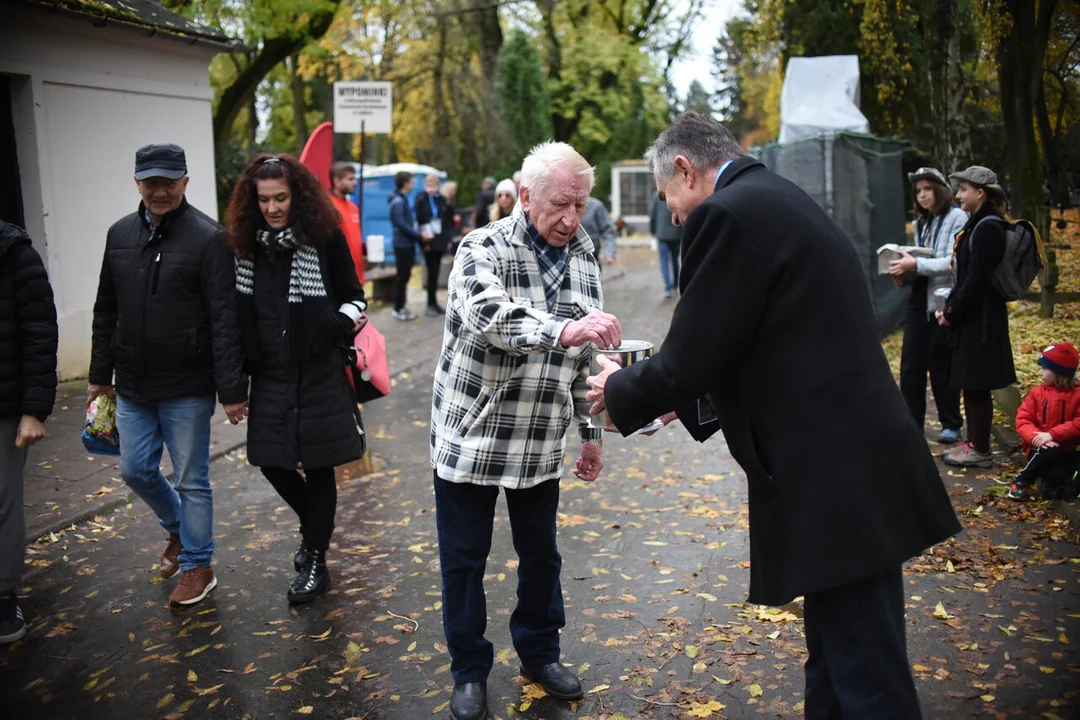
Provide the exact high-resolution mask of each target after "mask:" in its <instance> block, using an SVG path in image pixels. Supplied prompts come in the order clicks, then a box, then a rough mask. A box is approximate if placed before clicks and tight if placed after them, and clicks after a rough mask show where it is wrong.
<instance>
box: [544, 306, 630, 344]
mask: <svg viewBox="0 0 1080 720" xmlns="http://www.w3.org/2000/svg"><path fill="white" fill-rule="evenodd" d="M588 342H591V343H596V346H597V347H598V348H601V349H606V348H613V347H619V346H620V345H622V325H620V324H619V318H617V317H615V316H614V315H611V314H610V313H606V312H603V311H601V310H593V311H592V312H591V313H589V314H588V315H586V316H585V317H583V318H581V319H580V320H572V321H571V322H569V323H567V325H566V327H565V328H563V331H562V335H560V336H559V344H560V345H562V346H563V347H580V346H582V345H584V344H585V343H588Z"/></svg>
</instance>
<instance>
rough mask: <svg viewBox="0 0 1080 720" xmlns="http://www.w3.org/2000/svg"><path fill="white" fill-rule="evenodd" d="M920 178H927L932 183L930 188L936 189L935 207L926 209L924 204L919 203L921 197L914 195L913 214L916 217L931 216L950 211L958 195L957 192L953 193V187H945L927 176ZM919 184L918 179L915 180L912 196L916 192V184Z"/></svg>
mask: <svg viewBox="0 0 1080 720" xmlns="http://www.w3.org/2000/svg"><path fill="white" fill-rule="evenodd" d="M920 180H926V181H927V182H928V183H930V188H931V189H932V190H933V191H934V207H933V208H931V209H930V210H926V209H925V208H923V206H922V205H920V204H919V199H918V198H917V197H913V198H912V200H913V202H914V208H913V209H912V211H911V214H912V215H914V216H915V217H929V216H931V215H933V216H934V217H937V216H938V215H944V214H945V213H947V212H949V208H951V207H952V206H953V205H954V204H955V202H956V199H955V197H956V196H955V193H953V191H952V189H951V188H947V187H945V186H944V185H942V184H941V183H939V182H934V181H933V180H928V179H927V178H920ZM918 184H919V183H918V180H917V181H915V184H914V185H912V186H911V191H912V192H911V194H912V196H914V195H915V194H916V193H915V185H918Z"/></svg>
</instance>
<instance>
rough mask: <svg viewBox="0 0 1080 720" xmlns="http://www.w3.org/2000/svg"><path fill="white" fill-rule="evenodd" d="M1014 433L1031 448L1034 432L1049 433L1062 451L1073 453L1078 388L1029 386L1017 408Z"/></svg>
mask: <svg viewBox="0 0 1080 720" xmlns="http://www.w3.org/2000/svg"><path fill="white" fill-rule="evenodd" d="M1016 432H1017V433H1019V434H1020V439H1021V440H1023V441H1024V452H1025V453H1026V452H1028V451H1030V450H1031V441H1032V440H1034V439H1035V434H1036V433H1040V432H1048V433H1050V434H1051V435H1053V436H1054V442H1056V443H1057V444H1058V445H1060V446H1061V448H1062V449H1063V450H1064V451H1065V452H1075V451H1076V442H1077V440H1080V388H1074V389H1073V390H1058V389H1057V388H1056V387H1054V386H1052V385H1040V386H1038V387H1036V388H1032V390H1031V392H1029V393H1028V396H1027V397H1026V398H1024V402H1023V403H1021V405H1020V409H1019V410H1017V411H1016Z"/></svg>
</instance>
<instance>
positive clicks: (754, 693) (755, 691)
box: [746, 683, 765, 698]
mask: <svg viewBox="0 0 1080 720" xmlns="http://www.w3.org/2000/svg"><path fill="white" fill-rule="evenodd" d="M746 689H747V690H748V691H749V692H750V697H755V698H756V697H761V696H762V695H764V694H765V691H764V690H762V689H761V686H760V685H758V684H757V683H754V684H753V685H751V686H750V687H748V688H746Z"/></svg>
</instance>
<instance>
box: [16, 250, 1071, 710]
mask: <svg viewBox="0 0 1080 720" xmlns="http://www.w3.org/2000/svg"><path fill="white" fill-rule="evenodd" d="M651 258H652V255H651V254H649V253H648V252H647V251H646V250H641V251H635V252H626V253H624V254H623V257H622V258H620V264H621V265H622V266H623V268H624V269H625V270H626V274H625V275H624V276H622V277H619V278H617V279H613V280H612V281H611V282H609V283H607V284H606V285H605V292H606V294H607V298H608V304H609V308H610V309H611V310H613V311H614V312H616V313H617V314H618V315H619V316H620V318H621V319H622V321H623V325H624V327H625V329H626V335H627V337H631V338H643V339H650V340H660V339H661V338H662V336H663V333H664V331H665V329H666V328H667V325H668V322H669V320H670V313H671V310H672V308H673V306H674V304H673V301H665V300H662V299H660V298H659V293H658V287H659V284H660V281H659V274H658V272H657V271H656V268H655V267H654V266H653V265H652V264H651ZM419 306H420V304H419V303H418V302H417V303H414V309H415V308H416V307H419ZM373 318H374V321H375V322H376V323H377V324H378V326H379V327H380V328H383V329H385V331H386V333H387V335H388V339H389V342H390V347H391V352H392V353H393V358H394V365H393V371H394V373H395V382H396V385H395V388H394V391H393V393H392V394H391V395H390V397H388V398H385V399H383V400H379V401H377V402H373V403H370V404H369V406H368V407H366V408H365V413H364V418H365V424H366V427H367V431H368V435H369V438H370V439H371V444H372V446H373V449H374V457H373V464H374V465H375V467H376V469H375V471H374V472H369V473H367V474H364V475H360V474H359V473H360V470H361V468H357V467H346V468H343V469H341V472H340V473H339V483H338V487H339V504H338V508H339V509H338V517H337V521H338V529H337V532H336V534H335V540H334V544H333V546H332V549H331V553H330V563H331V573H332V576H333V579H334V587H333V589H332V591H331V593H330V594H329V595H327V596H326V597H324V598H320V599H319V600H318V601H317V602H315V603H312V604H311V605H309V606H304V607H296V608H291V607H289V606H288V605H287V603H286V602H285V600H284V597H283V595H284V592H285V589H286V587H287V585H288V582H289V580H290V579H291V575H292V571H291V567H290V559H291V552H292V549H293V546H294V545H293V544H294V542H295V537H296V522H295V519H294V518H293V517H292V516H291V513H290V511H289V510H288V509H287V508H286V507H285V506H284V504H283V503H282V502H281V501H280V499H279V498H278V497H277V496H276V495H275V494H274V492H273V490H272V489H271V488H269V487H268V485H267V483H266V482H265V481H264V480H263V479H262V478H261V477H260V475H259V473H258V472H257V471H256V470H255V469H254V468H251V467H250V466H248V465H247V463H246V462H244V459H243V455H242V450H239V449H238V450H234V451H232V452H228V453H226V454H225V455H223V456H222V457H220V458H219V459H218V460H217V461H215V462H214V464H213V467H212V476H213V478H214V482H215V513H216V515H215V518H216V519H215V534H216V537H217V543H218V550H217V553H216V555H215V567H216V571H217V574H218V577H219V581H220V586H219V588H218V589H217V590H216V591H215V592H214V593H213V594H212V595H211V597H210V598H208V599H207V601H205V602H204V603H202V604H200V605H198V606H196V607H195V608H192V609H190V610H186V611H176V612H173V611H170V610H168V609H167V608H166V607H165V601H166V598H167V596H168V593H169V591H170V589H171V587H172V584H173V582H174V581H164V582H162V581H160V580H159V579H158V578H157V577H156V575H155V573H154V565H155V563H156V559H157V555H158V553H159V552H160V550H161V547H163V544H164V537H163V534H162V531H161V529H160V528H159V527H158V526H157V523H156V522H155V521H154V519H153V518H152V517H151V516H150V513H149V512H148V511H147V510H146V508H145V507H143V506H142V504H141V503H139V502H135V503H133V504H132V505H131V507H130V508H128V507H116V508H114V509H112V510H109V511H103V512H101V513H100V514H98V515H97V516H96V517H95V518H94V519H93V520H90V521H87V522H84V523H80V524H78V525H77V526H76V527H75V528H74V529H73V530H62V531H59V532H57V533H56V534H55V536H46V537H45V538H42V539H41V541H35V542H34V543H32V545H31V546H30V547H29V549H28V553H29V554H28V560H29V561H30V572H29V573H28V576H27V578H26V587H25V588H24V590H23V593H22V594H23V596H24V598H25V599H24V603H23V604H24V608H25V610H26V613H27V615H28V617H29V619H30V632H29V634H28V636H27V638H26V639H25V640H24V641H22V642H21V643H19V644H17V645H15V646H13V647H10V648H5V649H3V650H2V651H0V687H2V691H3V694H4V712H5V713H7V715H5V717H7V716H11V717H18V718H22V717H35V716H39V717H49V718H79V719H80V720H87V719H90V720H93V719H95V718H115V717H119V716H123V717H129V718H160V717H167V718H200V719H201V718H230V719H231V718H259V719H260V720H261V719H262V718H294V717H297V716H303V715H311V716H312V717H319V718H335V719H337V718H364V719H365V720H376V719H380V718H382V719H387V720H391V719H393V720H397V719H403V720H414V719H415V718H424V717H447V716H448V713H447V712H446V705H447V702H448V700H449V697H450V690H451V689H452V680H451V678H450V675H449V673H448V668H449V658H448V656H447V654H446V649H445V641H444V639H443V637H442V628H441V617H440V610H441V603H440V593H439V587H440V583H439V575H438V555H437V545H436V533H435V523H434V501H433V497H432V491H431V471H430V469H429V468H428V466H427V419H428V415H429V403H430V393H431V382H432V369H433V366H434V359H435V357H436V354H437V351H438V346H439V340H440V335H441V324H440V323H439V322H438V321H435V320H429V319H426V318H421V319H420V320H417V321H416V322H413V323H407V324H402V323H394V322H392V321H390V320H389V318H388V317H387V312H386V310H385V309H384V310H376V311H375V312H374V313H373ZM77 426H78V423H75V424H74V426H73V427H77ZM59 427H60V424H59V422H58V423H57V425H56V426H55V427H53V428H51V429H52V430H54V431H55V430H57V429H58V428H59ZM55 434H56V435H59V434H60V433H55ZM60 439H61V438H59V437H57V438H56V441H57V442H59V441H60ZM228 444H229V443H228V441H227V440H226V439H222V440H221V441H220V445H219V447H220V448H226V447H228ZM579 447H580V446H579V443H578V440H577V438H576V437H574V436H573V434H572V435H571V440H570V442H569V446H568V455H567V457H568V462H571V463H572V462H573V460H574V459H575V458H576V453H577V452H578V450H579ZM39 449H40V446H39ZM604 453H605V462H606V464H607V467H606V468H605V470H604V473H603V476H602V478H601V479H600V480H598V481H597V482H595V483H591V484H587V483H582V482H580V481H577V480H576V479H575V478H573V477H572V475H570V473H569V470H568V471H567V473H566V477H565V478H564V480H563V482H562V485H561V488H560V493H561V508H560V513H559V527H560V530H559V532H560V540H559V542H560V547H561V550H562V553H563V590H564V594H565V597H566V603H567V627H566V629H565V630H564V631H563V635H562V649H563V653H564V661H565V662H566V663H569V664H571V665H573V667H574V670H575V671H576V672H578V673H579V674H581V676H582V677H583V681H584V683H585V687H586V689H587V690H589V694H588V695H587V696H586V698H585V699H584V700H582V701H580V702H577V703H564V702H559V701H555V700H553V699H551V698H547V697H544V695H543V692H542V690H540V689H539V688H538V687H537V686H535V685H523V684H522V682H521V681H520V679H519V678H518V676H517V663H516V656H515V654H514V652H513V648H512V645H511V643H510V638H509V632H508V630H507V621H508V619H509V613H510V611H511V609H512V608H513V606H514V598H515V582H514V578H515V573H514V571H515V569H516V567H517V560H516V556H515V554H514V551H513V547H512V542H511V539H510V533H509V527H508V523H507V522H506V519H505V509H504V504H503V502H502V501H501V500H500V505H499V510H498V517H497V520H496V523H495V536H494V542H493V545H492V553H491V557H490V559H489V562H488V569H487V576H486V592H487V599H488V610H489V616H490V617H489V625H488V637H489V638H490V639H491V640H492V642H493V643H494V645H495V652H496V664H495V669H494V671H493V672H492V675H491V678H490V680H489V700H490V703H491V708H492V712H493V713H494V715H495V716H496V717H499V718H506V719H508V718H510V717H514V718H528V719H530V720H563V719H564V718H589V719H591V720H615V719H616V718H623V719H626V718H688V717H695V718H708V717H712V718H721V717H724V718H733V719H734V718H755V717H782V718H788V717H797V716H801V714H802V709H801V708H802V706H801V700H802V682H803V678H802V668H801V665H802V662H803V661H804V659H805V646H804V640H803V636H802V621H801V619H800V615H801V610H800V606H799V605H798V604H797V603H795V604H792V605H791V606H789V607H787V608H783V609H769V608H762V607H758V606H752V605H746V604H745V598H746V589H747V584H748V580H749V571H748V564H749V563H748V560H749V552H748V536H747V513H746V485H745V479H744V478H743V475H742V473H741V472H740V471H739V469H738V467H737V466H736V465H735V463H734V462H733V461H732V459H731V458H730V456H729V455H728V453H727V451H726V448H725V446H724V444H723V443H722V442H721V441H719V440H718V439H717V440H714V441H711V442H709V443H705V444H698V443H695V442H693V441H692V440H691V439H690V438H689V437H688V436H687V435H686V433H684V432H682V431H681V430H680V428H678V426H674V427H671V428H667V429H665V430H664V431H662V432H661V433H658V434H657V435H655V436H654V437H652V438H634V439H632V440H624V439H622V438H617V437H610V438H608V439H606V440H605V451H604ZM80 455H81V456H82V457H81V458H80V459H81V460H82V461H83V462H88V461H86V460H85V454H83V453H80ZM56 456H57V457H59V453H56ZM40 460H41V458H40V457H38V458H37V460H36V461H37V462H40ZM838 461H842V448H839V449H838ZM50 464H53V468H52V469H55V470H57V471H59V470H60V460H56V461H53V462H52V463H50ZM76 465H77V464H76ZM41 469H42V470H44V468H43V467H42V468H41ZM103 469H104V468H97V467H95V468H94V472H99V471H101V470H103ZM56 474H61V475H63V473H61V472H55V473H54V475H56ZM92 475H93V473H87V474H85V475H84V476H83V480H78V481H76V480H72V481H70V482H71V483H72V485H73V486H74V485H75V484H77V483H79V482H85V480H86V479H87V478H89V477H90V476H92ZM943 480H944V482H945V484H946V487H947V489H948V490H949V492H950V495H951V497H952V499H953V502H954V504H955V506H956V508H957V511H958V513H959V514H960V516H961V519H962V521H963V523H964V526H965V532H964V533H963V534H962V535H961V536H960V537H958V538H956V539H954V540H951V541H949V542H947V543H943V544H942V545H941V546H939V547H938V548H936V549H935V550H934V552H932V553H929V554H926V555H924V556H921V557H919V558H916V559H915V560H914V561H912V562H911V563H909V565H908V567H907V568H906V569H905V581H906V583H907V597H906V607H907V617H908V634H909V643H910V655H911V660H912V664H913V668H914V671H915V675H916V681H917V685H918V688H919V692H920V696H921V698H922V702H923V707H924V711H925V715H926V717H927V718H928V719H930V720H934V719H936V718H968V717H972V718H974V717H992V718H1017V719H1018V720H1019V719H1024V720H1029V719H1031V718H1040V717H1041V718H1046V719H1047V720H1054V718H1063V719H1065V720H1068V719H1069V718H1074V717H1077V712H1078V710H1080V693H1078V688H1080V650H1078V648H1080V622H1078V619H1080V576H1078V569H1080V568H1078V564H1077V563H1078V562H1080V558H1078V557H1077V556H1078V552H1077V546H1076V543H1075V534H1074V531H1073V530H1072V529H1071V528H1070V527H1069V526H1068V524H1067V523H1066V522H1065V521H1064V520H1063V519H1062V518H1061V517H1060V516H1059V515H1057V514H1055V513H1053V512H1051V511H1050V509H1049V508H1048V507H1047V506H1045V505H1035V504H1030V505H1023V506H1019V505H1017V504H1015V503H1008V502H1006V501H1003V500H999V499H996V498H995V497H993V496H992V495H988V494H986V491H987V490H988V489H989V488H993V487H997V486H996V483H995V482H994V480H993V479H992V478H991V477H989V476H985V475H978V474H976V473H973V472H972V473H964V472H957V471H952V472H951V473H948V472H946V473H943ZM99 481H100V478H95V479H94V480H93V481H92V482H90V483H88V484H87V485H85V487H86V488H90V489H89V490H87V491H80V493H81V495H85V494H93V492H92V491H93V490H95V489H97V488H98V487H100V486H101V482H99ZM65 482H68V481H67V480H65ZM110 482H111V481H110ZM120 491H121V490H120V489H116V490H114V491H113V493H119V492H120ZM110 494H112V493H107V495H110ZM81 495H79V496H78V497H77V499H79V500H80V502H81V503H82V504H84V505H85V504H87V503H86V500H85V498H84V497H82V496H81ZM99 501H101V498H96V499H95V500H94V502H99ZM35 502H36V501H35ZM76 505H79V503H76Z"/></svg>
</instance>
